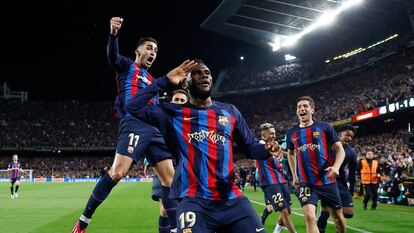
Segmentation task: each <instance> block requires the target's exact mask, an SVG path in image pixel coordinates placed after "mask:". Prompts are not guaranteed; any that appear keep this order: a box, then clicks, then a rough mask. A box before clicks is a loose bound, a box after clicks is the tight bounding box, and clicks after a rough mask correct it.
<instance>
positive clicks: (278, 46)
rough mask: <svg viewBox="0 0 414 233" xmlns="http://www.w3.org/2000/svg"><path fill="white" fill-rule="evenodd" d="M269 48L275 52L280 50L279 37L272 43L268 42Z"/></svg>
mask: <svg viewBox="0 0 414 233" xmlns="http://www.w3.org/2000/svg"><path fill="white" fill-rule="evenodd" d="M268 44H269V45H270V46H271V47H272V51H273V52H276V51H278V50H279V49H280V47H281V45H280V37H279V36H278V37H276V38H275V39H274V40H273V42H269V43H268Z"/></svg>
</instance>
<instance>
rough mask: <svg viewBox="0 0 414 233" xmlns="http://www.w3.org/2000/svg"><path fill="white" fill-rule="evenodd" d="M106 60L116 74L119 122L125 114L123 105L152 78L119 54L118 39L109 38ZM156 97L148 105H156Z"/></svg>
mask: <svg viewBox="0 0 414 233" xmlns="http://www.w3.org/2000/svg"><path fill="white" fill-rule="evenodd" d="M107 58H108V62H109V64H110V65H111V67H112V68H113V69H114V71H115V73H116V84H117V90H118V94H117V96H116V99H115V115H116V116H117V118H118V119H119V120H120V119H122V118H123V117H124V116H125V114H126V112H125V105H126V104H127V103H128V101H130V100H131V98H132V97H133V96H135V95H136V94H137V93H138V92H139V91H140V90H142V89H144V88H146V87H148V86H149V85H150V84H151V83H152V81H153V78H152V76H151V74H150V73H149V72H148V71H147V70H146V69H145V68H143V67H140V66H139V65H138V64H137V63H135V62H134V61H133V60H132V59H130V58H128V57H124V56H122V55H120V54H119V49H118V38H117V37H116V36H112V35H110V36H109V40H108V45H107ZM157 103H158V95H156V96H154V97H153V98H152V99H151V100H149V104H157Z"/></svg>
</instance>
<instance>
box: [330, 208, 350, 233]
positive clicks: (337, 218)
mask: <svg viewBox="0 0 414 233" xmlns="http://www.w3.org/2000/svg"><path fill="white" fill-rule="evenodd" d="M328 209H329V212H330V213H331V214H332V218H333V220H334V222H335V226H336V231H337V232H338V233H345V232H346V221H345V217H344V213H343V211H342V209H333V208H331V207H328Z"/></svg>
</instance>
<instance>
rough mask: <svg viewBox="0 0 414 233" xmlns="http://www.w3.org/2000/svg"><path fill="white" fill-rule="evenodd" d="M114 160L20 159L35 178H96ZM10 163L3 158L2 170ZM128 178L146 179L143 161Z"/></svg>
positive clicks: (87, 157) (1, 162)
mask: <svg viewBox="0 0 414 233" xmlns="http://www.w3.org/2000/svg"><path fill="white" fill-rule="evenodd" d="M23 154H24V153H23ZM113 159H114V158H113V156H102V155H87V156H63V155H58V154H56V155H53V156H41V157H31V156H24V157H20V158H19V162H20V163H21V165H22V168H23V169H24V170H28V169H32V170H33V178H43V177H53V178H96V177H100V176H101V175H102V173H104V172H105V171H107V170H108V169H109V168H110V167H111V165H112V162H113ZM9 162H10V158H5V157H2V158H1V159H0V168H1V169H5V168H7V164H8V163H9ZM23 176H26V177H27V176H28V174H23ZM127 177H129V178H142V177H145V175H144V163H143V161H141V160H140V161H138V162H136V163H135V164H134V165H133V166H132V167H131V169H130V170H129V172H128V174H127ZM0 178H1V177H0Z"/></svg>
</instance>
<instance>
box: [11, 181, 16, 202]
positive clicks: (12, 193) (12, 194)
mask: <svg viewBox="0 0 414 233" xmlns="http://www.w3.org/2000/svg"><path fill="white" fill-rule="evenodd" d="M15 182H16V180H15V179H11V180H10V194H11V198H14V183H15Z"/></svg>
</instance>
